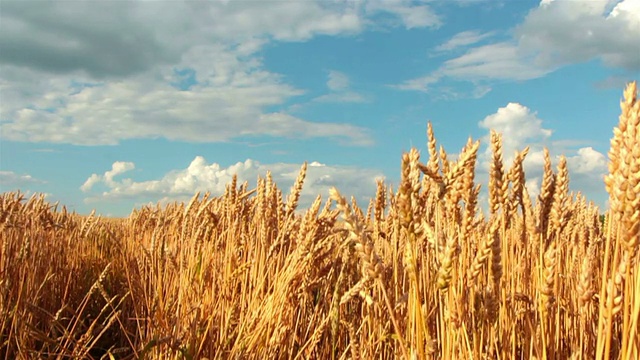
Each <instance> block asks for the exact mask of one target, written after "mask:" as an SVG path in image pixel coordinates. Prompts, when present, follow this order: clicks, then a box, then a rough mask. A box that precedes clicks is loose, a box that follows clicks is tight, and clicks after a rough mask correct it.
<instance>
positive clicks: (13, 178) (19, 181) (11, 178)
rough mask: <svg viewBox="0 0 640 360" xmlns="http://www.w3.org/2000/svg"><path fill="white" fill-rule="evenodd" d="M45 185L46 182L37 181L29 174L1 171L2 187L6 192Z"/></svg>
mask: <svg viewBox="0 0 640 360" xmlns="http://www.w3.org/2000/svg"><path fill="white" fill-rule="evenodd" d="M43 183H44V181H42V180H39V179H36V178H34V177H33V176H31V175H29V174H18V173H16V172H13V171H6V170H4V171H3V170H0V186H2V187H3V188H4V189H5V190H7V189H8V188H19V187H24V186H28V185H33V184H43Z"/></svg>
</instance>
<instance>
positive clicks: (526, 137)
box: [478, 103, 552, 161]
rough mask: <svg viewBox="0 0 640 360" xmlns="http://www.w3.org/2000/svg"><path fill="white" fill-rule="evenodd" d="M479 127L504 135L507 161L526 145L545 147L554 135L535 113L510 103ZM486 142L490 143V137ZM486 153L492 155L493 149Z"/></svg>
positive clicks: (503, 143)
mask: <svg viewBox="0 0 640 360" xmlns="http://www.w3.org/2000/svg"><path fill="white" fill-rule="evenodd" d="M478 125H479V126H480V127H481V128H484V129H487V130H495V131H497V132H498V133H501V134H503V136H502V153H503V156H504V158H505V159H506V160H507V161H511V160H512V159H513V155H514V153H515V152H516V151H520V150H522V148H523V147H524V146H526V144H531V143H533V144H538V145H544V144H545V143H547V140H548V139H549V137H550V136H551V134H552V131H551V130H549V129H544V128H543V127H542V120H541V119H539V118H538V117H537V114H536V113H535V112H532V111H531V110H530V109H529V108H528V107H526V106H523V105H521V104H518V103H509V104H507V106H505V107H501V108H499V109H498V111H497V112H495V113H494V114H491V115H489V116H487V117H485V118H484V120H482V121H480V122H479V123H478ZM485 140H486V141H487V143H488V141H489V136H487V137H486V138H485ZM532 150H533V149H532ZM486 153H487V154H490V153H491V149H490V148H487V151H486Z"/></svg>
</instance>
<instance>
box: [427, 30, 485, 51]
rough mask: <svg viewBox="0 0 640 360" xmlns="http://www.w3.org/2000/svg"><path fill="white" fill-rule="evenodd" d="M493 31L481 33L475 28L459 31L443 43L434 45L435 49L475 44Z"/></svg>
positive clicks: (446, 49) (443, 49) (445, 49)
mask: <svg viewBox="0 0 640 360" xmlns="http://www.w3.org/2000/svg"><path fill="white" fill-rule="evenodd" d="M492 35H493V32H486V33H481V32H478V31H476V30H469V31H463V32H459V33H457V34H456V35H454V36H453V37H452V38H451V39H449V40H448V41H447V42H445V43H444V44H441V45H438V46H436V48H435V50H436V51H451V50H455V49H457V48H460V47H464V46H469V45H473V44H476V43H478V42H480V41H482V40H484V39H486V38H488V37H490V36H492Z"/></svg>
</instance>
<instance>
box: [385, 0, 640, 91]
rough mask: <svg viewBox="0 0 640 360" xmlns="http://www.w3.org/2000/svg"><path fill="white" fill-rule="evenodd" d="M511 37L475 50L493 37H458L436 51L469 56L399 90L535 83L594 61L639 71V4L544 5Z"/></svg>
mask: <svg viewBox="0 0 640 360" xmlns="http://www.w3.org/2000/svg"><path fill="white" fill-rule="evenodd" d="M512 33H513V37H512V38H511V39H508V40H500V41H496V42H493V43H490V44H483V45H479V46H471V47H469V46H470V45H474V44H477V43H478V42H480V41H481V40H485V39H486V38H488V37H489V36H490V34H480V33H477V32H473V31H464V32H461V33H458V34H457V35H455V36H454V37H453V38H451V39H450V40H449V41H447V42H445V43H443V44H441V45H439V46H437V47H436V48H435V51H436V52H441V51H443V50H452V49H458V48H466V51H465V53H464V54H462V55H460V56H458V57H455V58H452V59H449V60H447V61H445V62H444V63H443V64H442V66H440V67H439V68H438V69H436V70H434V71H433V72H432V73H430V74H427V75H423V76H420V77H416V78H414V79H409V80H406V81H404V82H403V83H401V84H400V85H397V86H396V88H398V89H401V90H417V91H439V90H440V86H438V84H439V83H440V82H442V81H445V80H448V81H462V82H464V81H472V82H478V81H483V82H489V81H496V80H516V81H519V80H530V79H535V78H539V77H542V76H545V75H547V74H549V73H551V72H553V71H555V70H557V69H559V68H560V67H562V66H565V65H569V64H575V63H581V62H587V61H591V60H600V61H602V62H603V63H604V64H605V65H606V66H608V67H612V68H617V69H620V70H622V71H627V72H637V71H639V70H640V56H639V55H638V54H640V1H639V0H623V1H611V0H592V1H580V2H576V1H571V0H555V1H549V0H543V1H541V3H540V6H538V7H536V8H534V9H533V10H531V11H530V12H529V14H527V16H526V17H525V19H524V21H523V22H522V23H521V24H519V25H518V26H516V27H515V28H514V29H513V31H512Z"/></svg>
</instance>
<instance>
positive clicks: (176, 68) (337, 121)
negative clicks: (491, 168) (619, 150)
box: [0, 0, 640, 216]
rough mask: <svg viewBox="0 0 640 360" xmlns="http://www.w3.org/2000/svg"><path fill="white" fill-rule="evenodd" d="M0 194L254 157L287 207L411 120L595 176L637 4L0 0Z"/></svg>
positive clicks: (418, 136)
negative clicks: (561, 161)
mask: <svg viewBox="0 0 640 360" xmlns="http://www.w3.org/2000/svg"><path fill="white" fill-rule="evenodd" d="M0 10H1V11H0V191H2V192H5V191H13V190H18V189H19V190H21V191H22V192H24V193H25V194H27V195H30V194H33V193H45V194H46V195H47V198H48V199H49V200H50V201H60V203H61V204H65V205H67V207H68V208H69V209H71V210H75V211H77V212H80V213H88V212H90V211H91V209H94V208H95V209H96V210H97V212H98V213H101V214H104V215H112V216H125V215H127V214H129V213H130V212H131V210H132V208H133V207H135V206H140V205H142V204H147V203H149V202H151V203H156V202H158V201H161V202H167V201H174V200H177V201H183V200H187V199H189V198H190V197H192V196H193V194H194V193H195V192H196V191H201V192H204V191H207V190H208V191H211V192H212V193H214V194H220V193H221V192H222V191H224V186H225V184H226V183H228V182H229V181H230V179H231V176H232V175H233V174H237V175H238V176H239V178H240V180H241V181H245V180H246V181H248V182H249V186H250V187H253V186H255V182H256V178H257V177H258V176H264V175H265V173H266V171H268V170H270V171H271V172H272V174H273V177H274V179H275V180H276V182H277V183H278V185H279V186H280V187H281V188H282V189H284V190H285V191H286V190H288V188H289V187H290V186H291V184H292V182H293V181H294V179H295V177H296V176H297V173H298V171H299V169H300V166H301V164H302V163H303V162H304V161H307V162H308V163H309V164H310V166H309V170H308V176H307V181H306V184H305V189H304V192H303V197H302V201H303V203H309V202H310V201H311V200H312V199H313V198H314V197H315V195H316V194H318V193H321V194H323V195H326V194H327V193H328V189H329V188H330V187H331V186H336V187H337V188H338V189H339V190H340V191H341V192H342V193H344V194H347V195H354V196H356V198H357V199H358V200H359V201H360V202H361V204H362V205H363V206H366V201H367V199H368V198H369V197H372V196H374V195H375V179H377V178H384V179H386V181H387V183H389V184H395V183H397V181H398V178H399V168H400V157H401V154H402V152H403V151H407V150H409V149H410V148H411V147H412V146H413V147H417V148H418V149H420V150H421V151H422V154H423V156H424V157H425V161H426V156H427V152H426V145H425V144H426V135H425V132H426V124H427V121H431V122H432V123H433V126H434V130H435V132H436V137H437V139H438V141H439V144H440V145H442V146H444V148H445V149H446V150H447V152H448V153H449V154H450V157H451V159H455V156H456V153H457V152H458V151H459V149H460V148H461V147H462V146H463V145H464V144H465V143H466V141H467V138H468V137H469V136H471V137H473V138H474V139H480V140H482V143H483V144H482V148H481V150H480V151H481V155H480V158H479V169H478V174H477V181H479V182H481V183H484V181H485V179H486V174H487V170H488V165H487V159H488V152H487V151H486V144H487V142H486V138H487V136H488V134H489V129H490V128H493V129H495V130H497V131H500V132H501V133H503V136H504V139H505V149H504V153H505V157H506V158H507V160H510V159H511V158H512V155H513V153H514V151H516V150H522V149H523V148H524V147H525V146H527V145H529V146H530V147H531V150H530V152H529V155H528V158H527V160H526V162H525V171H526V174H527V179H528V182H527V186H528V188H529V192H530V193H531V194H533V195H534V196H535V194H536V193H537V191H538V187H539V185H540V178H541V172H542V149H543V148H544V147H548V148H549V149H550V151H551V154H552V156H553V157H554V161H557V156H560V155H565V156H566V157H567V158H568V164H569V167H570V175H571V188H572V190H575V191H581V192H583V193H585V194H586V195H587V197H588V198H589V199H592V200H593V201H594V202H595V203H596V204H598V205H600V206H605V205H606V200H607V194H606V193H605V192H604V185H603V182H602V175H603V174H605V173H606V172H607V160H606V153H607V151H608V148H609V139H610V138H611V135H612V128H613V127H614V126H616V125H617V121H618V120H617V119H618V115H619V100H620V98H621V95H622V90H623V87H624V86H625V83H626V82H628V81H632V80H640V75H639V74H640V0H623V1H608V0H589V1H586V0H584V1H578V0H576V1H568V0H567V1H563V0H555V1H549V0H544V1H542V2H538V1H524V0H523V1H481V0H476V1H474V0H458V1H453V0H452V1H408V0H377V1H317V2H316V1H311V0H304V1H270V0H265V1H214V2H198V3H195V2H190V3H185V2H180V1H139V2H138V1H133V2H120V1H118V2H116V1H110V2H107V1H91V2H89V1H83V2H80V1H57V2H42V1H6V0H3V1H0Z"/></svg>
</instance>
